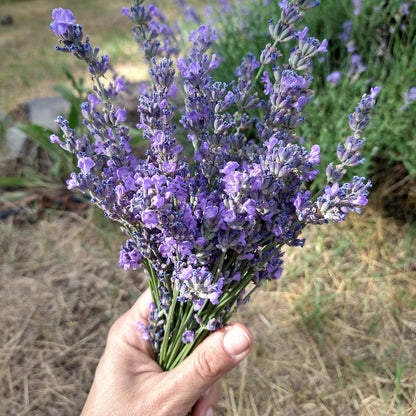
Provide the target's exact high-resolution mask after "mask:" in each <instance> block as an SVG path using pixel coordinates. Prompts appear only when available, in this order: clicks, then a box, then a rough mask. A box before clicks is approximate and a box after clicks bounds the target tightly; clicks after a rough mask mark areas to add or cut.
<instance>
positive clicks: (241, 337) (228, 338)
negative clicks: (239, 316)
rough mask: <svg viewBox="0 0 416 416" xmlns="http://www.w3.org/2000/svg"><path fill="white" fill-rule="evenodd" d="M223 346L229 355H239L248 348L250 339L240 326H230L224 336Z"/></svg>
mask: <svg viewBox="0 0 416 416" xmlns="http://www.w3.org/2000/svg"><path fill="white" fill-rule="evenodd" d="M224 348H225V349H226V351H227V352H228V354H230V355H239V354H241V353H243V352H244V351H247V350H248V349H249V348H250V339H249V337H248V336H247V335H246V333H245V332H243V331H242V330H241V329H240V328H238V327H234V328H231V330H230V331H228V332H227V333H226V334H225V336H224Z"/></svg>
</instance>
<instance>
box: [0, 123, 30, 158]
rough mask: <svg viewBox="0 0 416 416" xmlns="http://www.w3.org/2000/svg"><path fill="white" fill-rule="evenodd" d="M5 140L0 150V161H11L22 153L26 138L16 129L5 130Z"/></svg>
mask: <svg viewBox="0 0 416 416" xmlns="http://www.w3.org/2000/svg"><path fill="white" fill-rule="evenodd" d="M5 139H6V140H5V141H4V143H2V146H1V148H0V160H13V159H16V158H18V157H19V156H20V155H22V154H23V153H24V145H25V142H26V139H27V136H26V134H25V133H23V132H22V131H21V130H19V129H18V128H17V127H15V126H13V127H10V128H9V129H7V130H6V135H5Z"/></svg>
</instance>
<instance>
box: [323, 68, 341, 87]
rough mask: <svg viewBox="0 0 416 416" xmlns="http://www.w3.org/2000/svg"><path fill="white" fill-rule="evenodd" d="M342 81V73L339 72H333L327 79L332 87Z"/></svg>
mask: <svg viewBox="0 0 416 416" xmlns="http://www.w3.org/2000/svg"><path fill="white" fill-rule="evenodd" d="M340 79H341V72H339V71H334V72H331V73H330V74H329V75H328V76H327V77H326V80H327V82H331V83H332V85H334V86H336V85H337V84H338V82H339V80H340Z"/></svg>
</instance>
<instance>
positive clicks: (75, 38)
mask: <svg viewBox="0 0 416 416" xmlns="http://www.w3.org/2000/svg"><path fill="white" fill-rule="evenodd" d="M143 3H144V1H143V0H135V1H134V3H133V5H132V6H131V8H130V9H127V8H123V14H125V15H127V16H128V17H129V18H130V19H131V20H132V21H133V22H134V25H135V26H134V34H135V37H136V38H137V40H138V41H139V42H140V44H141V47H142V50H143V52H144V56H145V58H146V59H147V60H148V62H149V65H150V75H151V81H152V83H151V86H149V87H148V88H147V89H145V88H143V89H141V91H140V95H139V97H138V121H139V122H138V124H137V128H138V129H140V130H141V131H142V132H143V136H144V138H145V139H146V140H148V141H149V142H150V149H149V150H148V152H147V156H146V159H145V160H138V159H137V158H136V157H135V156H134V155H133V153H132V147H131V137H130V133H129V127H128V126H127V124H126V123H125V122H126V110H125V109H123V108H121V107H120V106H119V105H118V104H117V100H116V97H117V95H118V94H119V93H120V91H122V90H124V89H125V82H124V80H123V78H118V77H113V78H112V79H111V77H109V74H110V70H109V68H110V65H109V57H108V56H106V55H104V56H100V55H99V49H98V48H97V47H96V48H93V47H92V46H91V44H90V40H89V38H88V37H86V39H85V40H84V36H83V30H82V26H81V25H79V24H77V23H76V21H75V18H74V16H73V14H72V12H71V11H69V10H63V9H55V10H54V11H53V12H52V17H53V22H52V23H51V28H52V29H53V31H54V32H55V34H56V35H57V36H58V45H57V50H59V51H62V52H67V53H70V54H72V55H74V56H75V57H77V58H78V59H80V60H82V61H85V62H86V63H87V65H88V71H89V73H90V75H91V77H92V80H93V82H94V87H93V91H92V93H91V94H90V95H89V96H88V102H85V103H84V104H82V106H81V109H82V115H83V118H84V124H85V126H86V129H87V130H86V131H87V133H85V134H83V135H77V133H76V132H75V130H73V129H71V127H70V126H69V123H68V121H67V120H65V119H64V118H63V117H58V119H57V123H58V124H59V126H60V128H61V130H62V133H63V138H59V137H58V136H57V135H52V136H51V141H52V142H54V143H58V144H59V145H60V146H61V147H62V148H63V149H65V150H67V151H69V152H72V153H74V154H75V155H76V157H77V160H78V168H79V171H78V172H77V173H72V174H71V177H70V179H69V180H68V181H67V185H68V188H69V189H72V188H77V189H79V190H80V191H81V192H86V193H88V194H89V195H90V197H91V201H92V202H93V203H94V204H96V205H97V206H98V207H100V208H101V209H102V210H103V211H104V213H105V215H106V216H108V217H109V218H111V219H112V220H114V221H118V222H119V223H120V224H121V227H122V230H123V231H124V232H125V233H126V235H127V241H126V243H125V244H124V245H123V246H122V248H121V251H120V256H119V261H120V266H121V267H122V268H124V269H129V268H132V269H137V268H139V267H144V268H145V269H146V271H147V274H148V282H149V286H150V289H151V292H152V296H153V303H152V304H151V305H150V311H149V318H148V322H139V323H138V330H139V331H140V332H141V336H143V337H144V338H145V339H148V340H149V341H150V342H151V344H152V346H153V348H154V350H155V352H156V353H157V361H158V363H159V364H160V366H161V367H162V368H163V369H164V370H169V369H172V368H174V367H175V366H177V365H178V364H179V363H180V362H181V361H182V360H183V359H184V358H185V357H186V356H187V355H189V354H190V353H191V352H192V350H193V349H194V348H195V346H196V345H198V344H199V343H200V342H201V341H202V340H203V339H204V338H205V337H206V336H207V335H209V333H210V332H211V331H215V330H216V329H218V328H220V327H222V326H224V325H226V324H227V322H229V320H230V318H231V317H232V315H233V313H234V311H235V310H236V308H237V307H238V306H239V305H241V304H244V303H245V302H246V301H247V300H248V299H249V297H250V295H251V293H252V292H253V291H254V290H255V289H257V288H258V287H259V286H261V285H262V283H264V282H265V281H267V280H274V279H279V278H280V276H281V274H282V266H283V250H284V246H285V245H287V246H303V245H304V242H305V241H304V239H302V238H301V233H302V230H303V229H304V227H305V226H307V225H319V224H323V223H326V222H328V221H329V220H331V221H338V222H339V221H342V220H344V219H345V217H346V215H347V213H348V212H351V211H355V212H360V208H359V207H360V206H362V205H365V204H366V203H367V195H368V188H369V187H370V186H371V184H370V181H367V180H366V179H365V178H362V177H353V179H352V180H351V181H347V182H341V181H342V179H343V177H344V175H345V173H346V170H347V168H351V167H354V166H356V165H358V164H360V163H362V162H363V161H364V159H363V158H362V157H361V155H360V148H361V146H362V144H363V142H364V139H362V138H361V137H360V134H361V131H362V130H363V129H364V128H365V127H366V125H367V124H368V121H369V113H370V112H371V110H372V109H373V107H374V106H375V97H376V95H377V94H378V92H379V90H380V88H379V87H375V88H373V89H371V93H370V94H369V95H364V96H363V97H362V99H361V101H360V103H359V104H358V106H357V107H356V109H355V112H354V113H353V114H351V115H350V116H349V126H350V129H351V131H352V134H351V136H349V137H348V138H347V139H346V141H345V143H344V144H339V145H338V149H337V151H336V155H337V158H338V161H337V162H335V163H331V164H330V165H329V166H327V167H326V171H325V173H326V177H327V185H326V186H325V187H324V189H322V190H321V191H320V192H318V193H317V194H316V195H312V194H311V192H310V191H309V190H308V188H309V185H310V184H311V182H312V181H314V179H315V178H316V176H317V174H318V173H319V172H318V169H317V167H318V164H319V160H320V154H319V152H320V149H319V146H318V145H314V146H312V147H311V149H306V148H304V147H302V145H301V144H302V138H300V137H298V136H297V135H296V133H295V129H296V127H297V126H298V125H299V124H300V123H301V122H302V121H303V119H304V117H303V116H302V110H303V107H304V106H305V105H306V104H307V103H308V102H309V101H310V100H311V99H312V90H311V89H310V87H311V83H312V79H313V77H312V75H311V72H312V58H313V57H314V56H315V55H317V54H319V53H323V52H325V51H326V45H327V42H326V40H324V41H322V42H319V41H318V40H316V39H314V38H313V37H309V36H308V33H307V32H308V29H307V27H303V28H297V25H298V24H299V22H301V19H302V17H303V15H304V10H306V9H310V8H313V7H316V6H318V5H319V2H318V1H310V0H293V1H292V2H289V1H287V0H283V1H281V2H279V3H278V4H279V6H280V8H281V16H280V19H279V20H278V21H277V22H275V21H274V20H273V19H270V21H269V35H268V40H269V41H270V43H267V44H266V45H265V47H264V50H263V51H261V53H260V54H259V56H258V57H257V56H255V55H254V54H252V53H248V54H247V56H246V57H245V58H244V59H243V60H242V63H241V65H240V66H239V67H238V68H236V69H235V81H234V82H232V83H230V84H228V85H227V84H225V83H221V82H214V81H213V79H212V77H211V76H210V73H211V71H213V70H214V69H215V68H217V67H218V65H219V63H218V61H217V59H216V56H215V54H210V53H209V49H210V47H211V46H212V44H213V42H214V41H215V40H216V38H217V35H216V33H215V31H214V29H212V28H209V27H207V26H204V25H202V26H200V27H199V28H198V30H194V31H192V32H191V34H190V35H189V42H190V44H191V47H190V48H188V52H187V55H186V57H183V56H182V57H179V56H180V49H179V48H178V43H177V39H178V36H177V33H176V32H175V30H174V29H169V27H168V26H167V22H166V19H165V18H164V16H163V14H162V13H161V12H160V10H159V9H157V8H156V7H155V6H154V5H152V4H149V5H147V7H146V6H145V5H144V4H143ZM268 40H267V35H265V43H266V42H267V41H268ZM290 43H292V44H293V45H292V49H288V48H287V45H288V44H290ZM279 45H281V46H279ZM278 46H279V47H281V48H282V50H284V51H286V54H287V55H288V62H287V63H281V64H278V63H277V62H278V61H279V59H280V58H281V57H282V53H281V52H280V51H279V49H278ZM289 51H290V52H289ZM173 58H175V61H176V64H175V62H174V59H173ZM177 72H178V73H179V74H180V77H178V78H175V74H176V73H177ZM106 75H107V77H108V78H110V80H109V81H108V80H107V78H106ZM259 83H261V84H262V85H263V89H264V93H263V95H262V96H260V94H259V93H258V92H256V88H255V86H256V85H258V84H259ZM178 85H179V86H181V87H183V91H184V106H183V112H182V115H181V119H180V123H181V124H182V126H183V129H184V130H185V132H186V135H187V139H188V140H189V141H190V142H191V143H192V145H193V150H194V151H193V155H192V156H189V155H188V156H189V157H187V155H183V149H182V146H181V145H180V144H178V142H177V140H176V137H175V134H176V125H175V123H174V121H173V120H174V114H175V106H174V105H173V104H172V95H173V94H174V93H175V89H176V88H177V86H178ZM253 114H254V115H257V118H256V117H254V116H253ZM259 114H260V115H261V117H258V115H259ZM334 150H335V149H334ZM334 153H335V152H334Z"/></svg>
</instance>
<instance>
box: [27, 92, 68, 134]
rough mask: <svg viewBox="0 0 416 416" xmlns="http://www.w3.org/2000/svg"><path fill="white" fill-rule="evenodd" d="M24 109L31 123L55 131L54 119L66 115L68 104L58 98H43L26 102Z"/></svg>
mask: <svg viewBox="0 0 416 416" xmlns="http://www.w3.org/2000/svg"><path fill="white" fill-rule="evenodd" d="M25 109H26V111H27V113H28V115H29V121H30V122H31V123H34V124H38V125H40V126H43V127H46V128H48V129H51V130H55V131H56V130H57V124H56V121H55V120H56V117H58V116H59V115H61V114H62V115H66V114H68V112H69V110H70V104H69V102H68V101H66V100H64V99H63V98H62V97H60V96H55V97H44V98H36V99H34V100H31V101H28V102H27V103H26V104H25Z"/></svg>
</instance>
